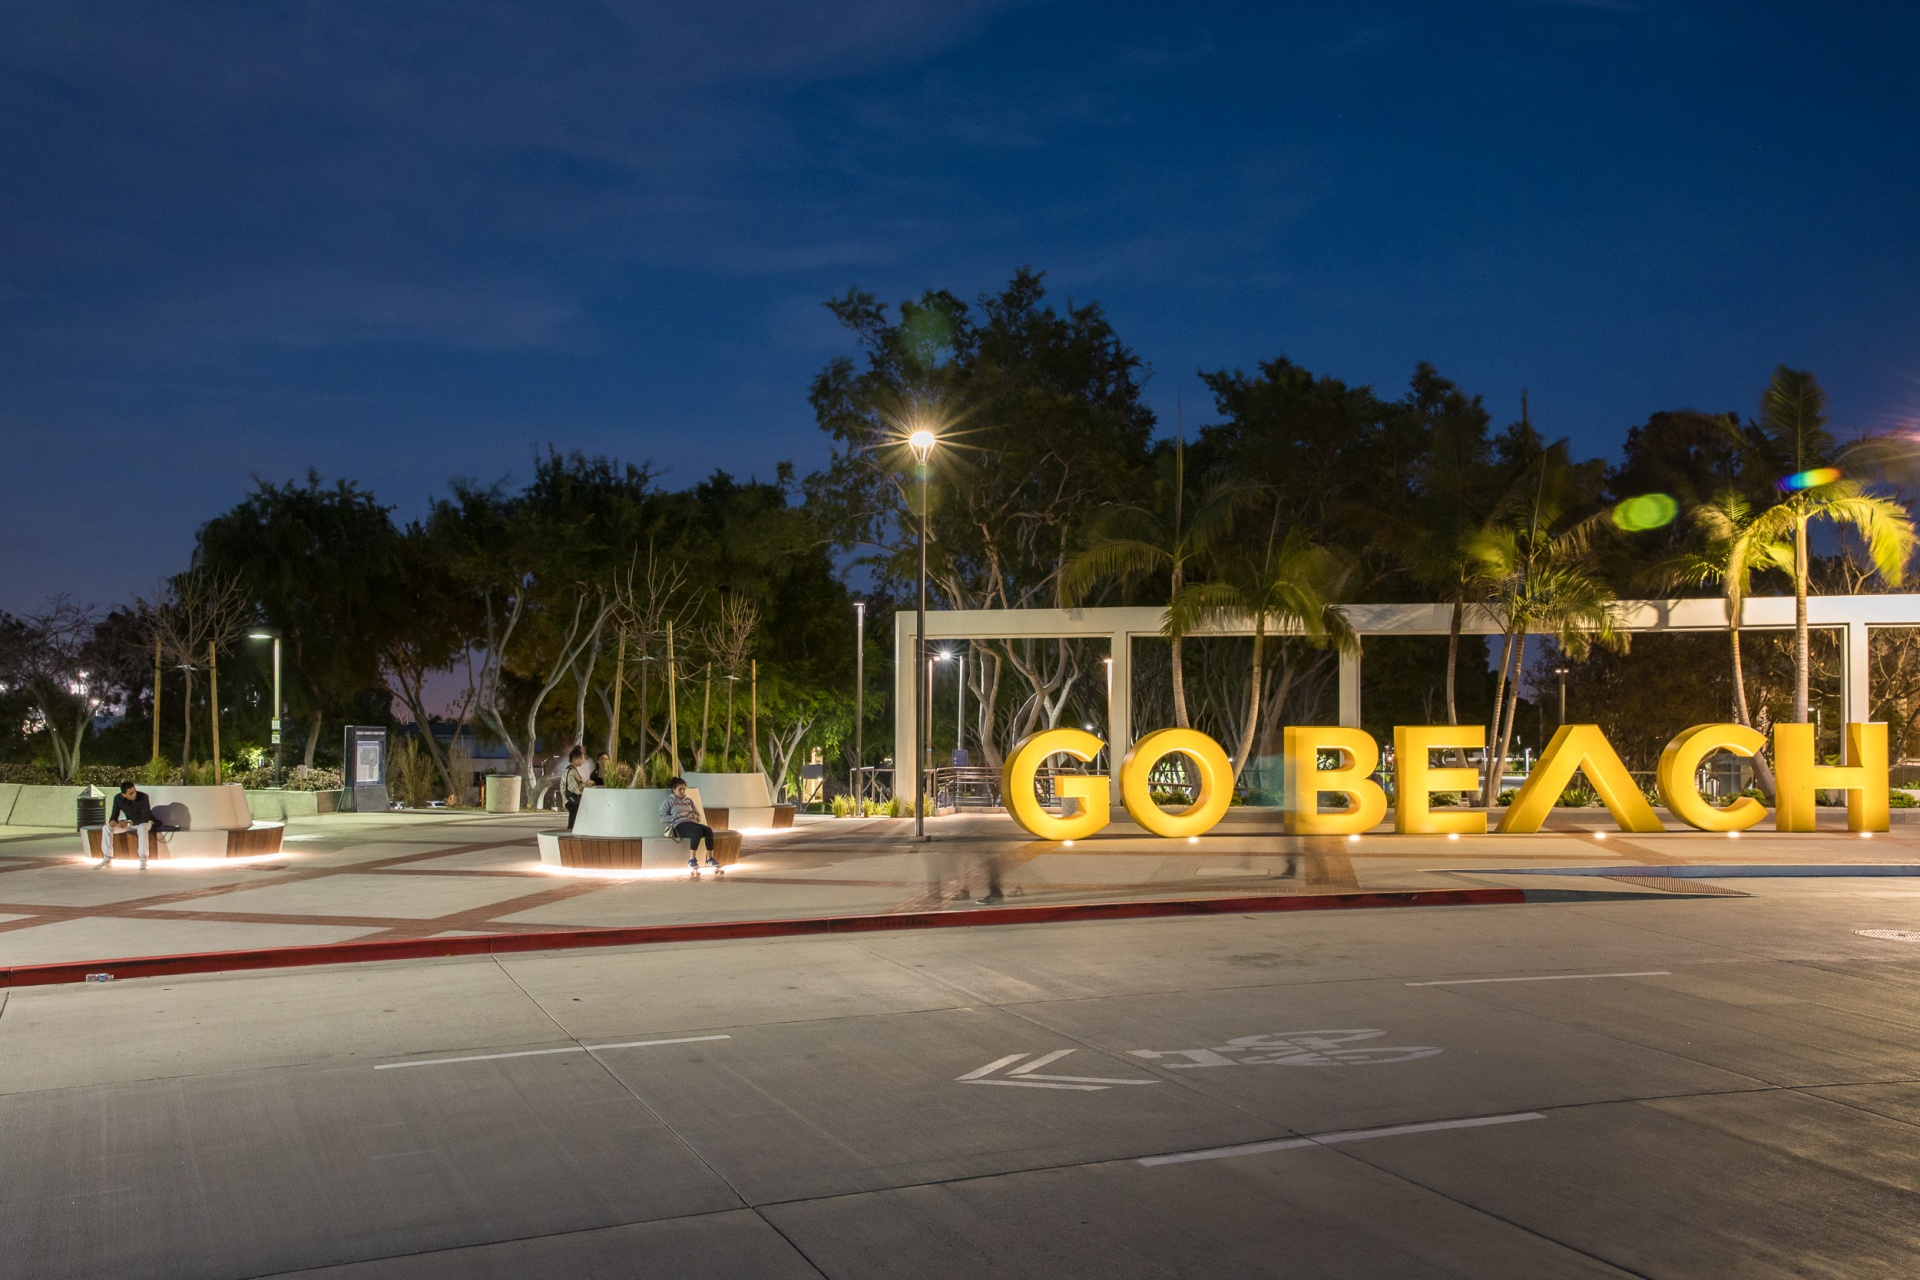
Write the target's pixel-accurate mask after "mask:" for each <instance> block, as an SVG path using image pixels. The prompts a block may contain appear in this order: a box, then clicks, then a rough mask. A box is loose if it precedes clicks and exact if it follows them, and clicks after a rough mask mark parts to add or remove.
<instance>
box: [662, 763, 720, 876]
mask: <svg viewBox="0 0 1920 1280" xmlns="http://www.w3.org/2000/svg"><path fill="white" fill-rule="evenodd" d="M703 816H705V815H703V814H702V813H701V812H700V805H699V804H698V802H696V801H695V800H694V798H693V797H692V796H690V795H688V794H687V780H686V779H685V778H668V779H667V798H666V799H665V800H662V801H661V802H660V825H661V826H662V827H664V828H665V829H666V833H667V834H668V835H670V836H672V837H673V838H674V839H676V840H685V841H686V842H687V847H688V849H689V850H691V852H692V854H693V856H692V857H690V858H688V859H687V865H688V866H689V867H691V868H693V873H694V874H695V875H699V874H700V842H701V841H702V840H705V841H706V842H707V865H708V866H709V867H711V868H713V870H714V872H715V873H716V874H717V873H719V871H720V870H721V867H720V864H719V863H718V862H716V861H715V860H714V857H713V854H714V848H713V828H712V827H710V826H708V825H707V824H706V823H704V822H702V821H700V819H701V818H702V817H703Z"/></svg>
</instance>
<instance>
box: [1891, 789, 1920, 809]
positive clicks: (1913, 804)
mask: <svg viewBox="0 0 1920 1280" xmlns="http://www.w3.org/2000/svg"><path fill="white" fill-rule="evenodd" d="M1887 808H1889V809H1920V800H1916V799H1914V798H1913V797H1912V796H1911V795H1909V794H1908V793H1907V792H1905V791H1889V792H1888V793H1887Z"/></svg>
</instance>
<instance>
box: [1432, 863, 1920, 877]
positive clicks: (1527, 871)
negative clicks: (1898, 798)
mask: <svg viewBox="0 0 1920 1280" xmlns="http://www.w3.org/2000/svg"><path fill="white" fill-rule="evenodd" d="M1450 874H1454V875H1476V876H1489V875H1491V876H1608V877H1618V876H1627V877H1634V876H1658V877H1662V878H1665V879H1669V880H1758V879H1766V878H1768V877H1773V876H1780V877H1808V876H1836V877H1849V878H1857V877H1862V876H1920V865H1916V864H1914V863H1908V862H1800V863H1786V862H1728V863H1703V862H1690V863H1686V864H1684V865H1681V866H1677V867H1641V866H1631V865H1626V866H1612V867H1471V868H1466V867H1455V868H1452V869H1451V871H1450Z"/></svg>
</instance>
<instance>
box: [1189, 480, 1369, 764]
mask: <svg viewBox="0 0 1920 1280" xmlns="http://www.w3.org/2000/svg"><path fill="white" fill-rule="evenodd" d="M1281 524H1282V512H1281V507H1280V504H1279V503H1278V502H1276V503H1275V504H1274V507H1273V512H1272V516H1271V518H1270V519H1269V521H1268V522H1267V527H1266V530H1265V532H1264V534H1263V535H1262V536H1260V537H1258V539H1257V540H1251V539H1250V540H1248V541H1247V542H1245V543H1244V544H1243V545H1241V546H1239V547H1235V548H1232V549H1231V550H1229V551H1228V552H1227V554H1225V555H1222V556H1220V557H1218V559H1217V560H1216V574H1215V579H1214V580H1213V581H1211V582H1196V583H1192V584H1190V585H1188V586H1186V587H1184V588H1182V590H1181V592H1180V594H1179V595H1177V596H1175V597H1174V598H1173V601H1172V603H1171V604H1169V605H1168V607H1167V630H1168V634H1169V635H1174V634H1179V633H1183V632H1186V631H1190V630H1192V629H1193V628H1195V627H1199V626H1205V625H1209V624H1220V623H1224V624H1227V625H1235V624H1239V623H1242V622H1245V621H1251V622H1252V624H1253V667H1252V679H1251V680H1250V681H1249V683H1248V689H1247V714H1246V719H1245V721H1244V722H1243V723H1242V725H1241V727H1240V743H1239V750H1237V751H1236V752H1235V753H1234V757H1233V779H1234V781H1235V782H1236V783H1237V782H1238V781H1239V780H1240V775H1241V774H1242V773H1243V772H1245V771H1246V767H1247V761H1248V760H1249V759H1250V758H1252V755H1253V742H1254V732H1255V728H1256V722H1257V721H1258V720H1259V718H1260V694H1261V688H1262V674H1263V669H1264V667H1265V664H1266V643H1267V635H1268V633H1269V632H1270V631H1286V632H1297V633H1298V634H1299V635H1300V636H1301V637H1302V638H1304V639H1305V640H1306V641H1307V643H1308V644H1311V645H1314V646H1316V647H1319V646H1324V645H1327V644H1332V645H1334V646H1335V647H1336V648H1338V649H1340V650H1341V651H1342V652H1346V653H1351V652H1353V651H1354V650H1356V649H1358V648H1359V645H1360V642H1359V639H1358V637H1356V636H1355V635H1354V632H1353V627H1352V626H1351V625H1350V624H1349V623H1348V622H1347V619H1346V615H1345V614H1343V613H1342V612H1341V610H1340V606H1339V605H1338V604H1337V603H1336V601H1337V600H1338V598H1339V595H1340V593H1341V590H1342V589H1343V588H1344V586H1345V584H1346V579H1347V576H1348V572H1349V570H1348V566H1347V564H1346V562H1345V561H1344V560H1343V559H1342V558H1341V557H1340V556H1339V555H1337V554H1336V553H1335V552H1333V551H1330V550H1329V549H1327V548H1326V547H1321V546H1316V545H1314V544H1313V543H1310V542H1308V541H1307V540H1306V539H1305V538H1304V537H1302V536H1301V534H1300V533H1299V531H1298V530H1297V529H1292V528H1289V529H1286V530H1284V531H1283V530H1282V527H1281Z"/></svg>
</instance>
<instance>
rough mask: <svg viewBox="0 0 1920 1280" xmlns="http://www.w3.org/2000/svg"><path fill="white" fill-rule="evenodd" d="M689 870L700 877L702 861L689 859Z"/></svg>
mask: <svg viewBox="0 0 1920 1280" xmlns="http://www.w3.org/2000/svg"><path fill="white" fill-rule="evenodd" d="M687 868H688V869H689V870H690V871H692V872H693V874H695V875H699V874H700V859H698V858H688V859H687Z"/></svg>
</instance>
